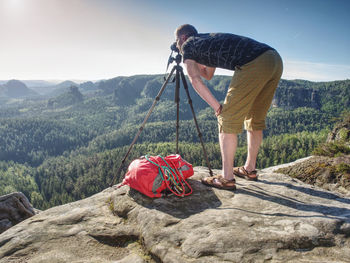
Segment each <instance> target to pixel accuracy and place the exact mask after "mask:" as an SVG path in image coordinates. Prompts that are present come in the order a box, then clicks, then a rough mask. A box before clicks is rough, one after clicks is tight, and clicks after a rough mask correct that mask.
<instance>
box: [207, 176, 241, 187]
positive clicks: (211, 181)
mask: <svg viewBox="0 0 350 263" xmlns="http://www.w3.org/2000/svg"><path fill="white" fill-rule="evenodd" d="M202 183H203V184H205V185H207V186H211V187H215V188H218V189H224V190H236V180H235V179H232V180H227V179H225V178H223V177H222V176H221V175H215V176H209V177H205V178H203V179H202Z"/></svg>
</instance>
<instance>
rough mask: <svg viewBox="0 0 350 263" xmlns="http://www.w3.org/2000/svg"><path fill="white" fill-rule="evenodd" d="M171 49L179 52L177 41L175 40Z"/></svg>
mask: <svg viewBox="0 0 350 263" xmlns="http://www.w3.org/2000/svg"><path fill="white" fill-rule="evenodd" d="M170 49H171V50H172V51H175V52H179V49H178V48H177V47H176V42H174V43H173V44H172V45H171V46H170Z"/></svg>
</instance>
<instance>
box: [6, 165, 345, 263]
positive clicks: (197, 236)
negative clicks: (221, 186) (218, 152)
mask: <svg viewBox="0 0 350 263" xmlns="http://www.w3.org/2000/svg"><path fill="white" fill-rule="evenodd" d="M300 161H304V160H300ZM284 166H287V165H282V167H284ZM280 167H281V166H278V167H270V168H267V169H264V170H261V171H260V178H259V181H257V182H251V181H246V180H243V179H240V178H239V179H237V188H238V189H237V190H236V191H234V192H232V191H225V190H218V189H215V188H210V187H206V186H204V185H203V184H201V183H200V181H199V180H200V179H201V178H202V177H204V176H207V175H208V170H207V168H204V167H195V175H194V176H193V177H191V179H190V180H189V182H190V184H191V186H192V187H193V190H194V192H193V194H192V195H191V196H189V197H185V198H177V197H174V196H172V197H167V198H159V199H151V198H148V197H146V196H144V195H142V194H140V193H138V192H136V191H135V190H132V189H130V188H129V187H128V186H123V187H121V188H117V187H112V188H108V189H106V190H104V191H102V192H100V193H98V194H96V195H94V196H91V197H89V198H86V199H84V200H81V201H77V202H73V203H69V204H66V205H62V206H57V207H53V208H51V209H48V210H46V211H43V212H41V213H39V214H37V215H35V216H33V217H31V218H29V219H27V220H25V221H23V222H21V223H19V224H17V225H16V226H14V227H12V228H11V229H9V230H7V231H5V232H4V233H2V234H1V235H0V262H1V263H3V262H28V263H34V262H52V263H55V262H70V263H78V262H171V263H175V262H179V263H184V262H198V263H199V262H200V263H203V262H204V263H205V262H208V263H209V262H267V261H268V262H349V261H350V198H348V197H345V196H342V195H341V194H335V193H332V192H329V191H326V190H322V189H321V188H318V187H315V186H311V185H308V184H305V183H302V182H301V181H299V180H297V179H293V178H291V177H289V176H286V175H284V174H279V173H275V172H274V171H275V170H276V169H278V168H280ZM218 172H219V171H218V170H214V173H218Z"/></svg>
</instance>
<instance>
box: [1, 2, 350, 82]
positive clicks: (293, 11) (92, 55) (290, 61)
mask: <svg viewBox="0 0 350 263" xmlns="http://www.w3.org/2000/svg"><path fill="white" fill-rule="evenodd" d="M349 13H350V1H349V0H293V1H291V0H264V1H262V0H244V1H243V0H216V1H212V0H211V1H207V0H177V1H168V0H128V1H126V0H0V80H7V79H21V80H30V79H33V80H34V79H36V80H38V79H45V80H67V79H71V80H99V79H109V78H113V77H117V76H131V75H136V74H164V73H165V71H166V64H167V61H168V57H169V55H170V45H171V44H172V43H173V42H174V40H175V38H174V31H175V29H176V27H177V26H179V25H182V24H187V23H189V24H192V25H194V26H195V27H196V28H197V30H198V31H199V32H200V33H207V32H227V33H233V34H238V35H243V36H247V37H251V38H254V39H255V40H258V41H260V42H264V43H266V44H269V45H270V46H272V47H273V48H275V49H276V50H277V51H278V52H279V53H280V55H281V56H282V58H283V61H284V72H283V75H282V78H283V79H306V80H311V81H332V80H344V79H350V48H349V47H350V19H349ZM217 74H225V75H232V74H233V72H231V71H227V70H217Z"/></svg>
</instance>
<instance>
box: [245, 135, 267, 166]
mask: <svg viewBox="0 0 350 263" xmlns="http://www.w3.org/2000/svg"><path fill="white" fill-rule="evenodd" d="M262 139H263V131H262V130H260V131H247V147H248V156H247V160H246V162H245V165H244V169H246V170H247V171H248V172H251V171H254V170H255V168H256V158H257V157H258V152H259V148H260V145H261V142H262Z"/></svg>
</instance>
